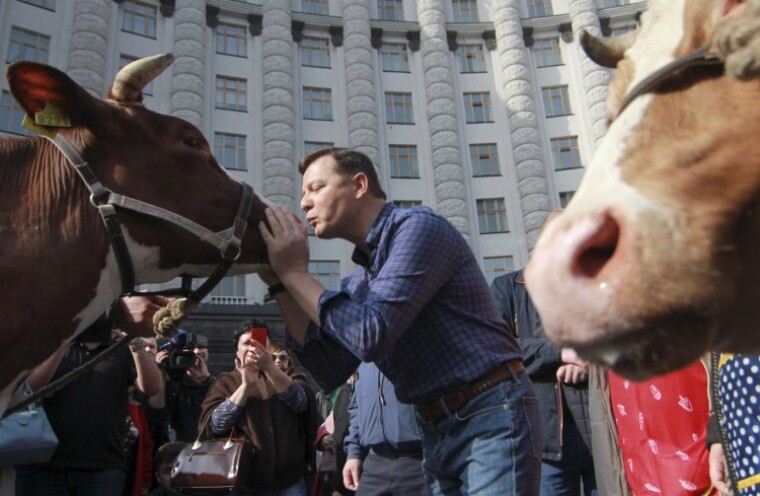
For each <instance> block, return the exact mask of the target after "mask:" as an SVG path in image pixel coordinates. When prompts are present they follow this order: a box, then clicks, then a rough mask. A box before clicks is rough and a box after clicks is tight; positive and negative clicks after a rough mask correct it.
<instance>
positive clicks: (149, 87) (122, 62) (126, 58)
mask: <svg viewBox="0 0 760 496" xmlns="http://www.w3.org/2000/svg"><path fill="white" fill-rule="evenodd" d="M138 59H139V57H133V56H132V55H126V54H124V53H122V54H120V55H119V70H121V69H123V68H124V67H125V66H126V65H127V64H131V63H132V62H134V61H135V60H138ZM142 93H143V95H147V96H152V95H153V81H151V82H149V83H148V84H146V85H145V86H143V89H142Z"/></svg>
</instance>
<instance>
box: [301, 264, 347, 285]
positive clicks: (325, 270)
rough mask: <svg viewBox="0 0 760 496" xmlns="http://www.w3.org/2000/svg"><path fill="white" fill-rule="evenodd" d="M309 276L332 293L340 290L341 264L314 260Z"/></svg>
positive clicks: (310, 266)
mask: <svg viewBox="0 0 760 496" xmlns="http://www.w3.org/2000/svg"><path fill="white" fill-rule="evenodd" d="M309 274H311V276H312V277H313V278H314V279H316V280H317V281H319V283H320V284H321V285H322V286H324V287H325V289H329V290H331V291H337V290H339V289H340V262H338V261H337V260H314V261H311V262H309Z"/></svg>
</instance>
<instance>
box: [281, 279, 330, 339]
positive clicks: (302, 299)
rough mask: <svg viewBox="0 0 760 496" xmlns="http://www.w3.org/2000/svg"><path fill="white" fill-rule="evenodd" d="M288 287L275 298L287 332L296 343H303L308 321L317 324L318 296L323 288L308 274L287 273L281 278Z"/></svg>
mask: <svg viewBox="0 0 760 496" xmlns="http://www.w3.org/2000/svg"><path fill="white" fill-rule="evenodd" d="M282 283H283V284H284V285H285V287H286V288H287V289H288V290H287V292H282V293H279V294H278V295H276V296H275V300H276V301H277V303H278V304H279V305H280V309H281V310H282V314H283V316H284V317H285V324H286V326H287V328H288V332H289V333H290V335H291V336H293V339H295V340H296V341H297V342H298V344H300V345H302V346H303V344H304V340H305V337H306V329H307V327H308V325H309V321H311V322H314V323H315V324H317V325H319V297H320V296H322V293H324V291H325V288H324V287H323V286H322V285H321V284H319V283H318V282H317V281H316V280H315V279H314V278H313V277H311V276H310V275H309V274H301V273H297V274H289V275H286V276H284V277H283V278H282Z"/></svg>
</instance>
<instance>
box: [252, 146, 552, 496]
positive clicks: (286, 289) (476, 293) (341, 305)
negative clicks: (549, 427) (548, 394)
mask: <svg viewBox="0 0 760 496" xmlns="http://www.w3.org/2000/svg"><path fill="white" fill-rule="evenodd" d="M299 170H300V172H301V173H302V174H303V191H302V192H303V197H302V199H301V208H302V209H303V210H304V212H306V220H307V222H308V223H309V225H311V227H312V228H313V229H314V232H315V234H316V235H317V236H318V237H320V238H324V239H332V238H342V239H345V240H347V241H349V242H351V243H353V244H354V245H355V250H354V254H353V261H354V262H355V263H356V264H357V268H356V270H355V271H354V272H353V273H352V274H351V275H350V276H348V277H347V278H345V279H344V280H343V283H342V287H341V290H340V291H330V290H327V289H325V288H324V287H323V286H322V285H321V284H320V283H319V282H318V281H317V280H315V279H314V278H313V277H312V276H311V275H310V274H309V271H308V262H309V248H308V236H307V232H306V229H305V226H304V225H303V223H302V222H301V221H300V219H299V218H298V217H297V216H296V215H295V214H294V213H293V212H291V211H289V210H287V209H286V208H283V207H272V208H269V209H268V210H267V219H268V221H269V226H266V225H264V224H263V223H262V224H261V225H260V226H259V227H260V229H261V231H262V235H263V236H264V240H265V242H266V243H267V247H268V250H269V257H270V262H271V267H272V271H273V272H272V273H268V272H265V273H262V274H260V275H261V277H262V280H264V281H265V282H266V283H267V284H269V285H270V289H269V293H270V295H272V296H273V297H274V298H275V299H276V301H277V303H278V304H279V305H280V308H281V310H282V313H283V315H284V317H285V320H286V323H287V326H288V332H289V334H290V336H291V339H292V340H293V341H294V342H293V343H292V349H293V350H294V351H295V352H296V354H297V355H298V357H299V359H300V360H301V362H302V363H303V364H304V365H305V366H306V368H307V369H308V370H309V371H310V372H311V373H312V375H313V376H314V378H315V379H316V380H317V381H318V382H319V383H320V385H321V386H322V387H324V388H325V389H327V390H331V389H333V388H335V387H337V386H338V385H340V384H342V383H343V382H345V380H346V378H347V377H348V376H349V375H350V374H351V373H352V372H353V371H354V370H356V367H357V366H358V364H359V362H360V361H373V362H375V363H376V364H377V366H378V368H379V369H380V370H381V371H382V372H383V373H384V374H385V375H386V376H387V377H388V378H389V379H390V380H391V382H393V384H394V385H395V387H396V393H397V395H398V398H399V400H400V401H402V402H404V403H410V404H414V405H415V407H416V410H417V418H418V421H419V423H420V427H421V429H422V433H423V453H424V462H423V468H424V470H425V474H426V478H427V481H428V485H429V488H430V491H431V494H434V495H437V494H441V495H444V494H445V495H467V494H478V495H490V494H493V495H504V494H511V495H533V494H538V481H539V467H540V458H541V432H540V425H539V422H538V412H537V403H536V398H535V394H534V392H533V387H532V385H531V383H530V380H529V379H528V377H527V376H526V374H525V373H524V368H523V366H522V361H521V353H520V348H519V346H518V344H517V343H516V341H515V339H514V337H513V336H512V334H511V332H510V329H509V325H508V324H507V323H506V322H504V321H503V319H502V318H501V317H500V315H499V313H498V309H497V305H496V302H495V301H494V299H493V296H492V295H491V293H490V290H489V288H488V284H487V282H486V280H485V278H484V276H483V274H482V272H481V270H480V267H479V266H478V263H477V260H476V259H475V256H474V254H473V253H472V251H471V249H470V247H469V246H468V244H467V242H466V241H465V239H464V238H463V237H462V235H461V234H460V233H459V232H458V231H457V230H456V229H455V228H454V226H453V225H451V223H449V222H448V221H447V220H446V219H445V218H443V217H442V216H440V215H438V214H437V213H435V212H433V211H432V210H430V209H429V208H426V207H417V208H413V209H399V208H396V207H395V206H394V205H393V204H392V203H388V202H387V201H386V196H385V193H384V192H383V190H382V188H381V186H380V182H379V180H378V178H377V173H376V171H375V168H374V166H373V164H372V162H371V161H370V160H369V158H368V157H367V156H366V155H364V154H362V153H360V152H357V151H355V150H351V149H344V148H331V149H326V150H320V151H317V152H314V153H312V154H309V155H307V156H305V157H304V158H303V159H302V160H301V162H300V164H299Z"/></svg>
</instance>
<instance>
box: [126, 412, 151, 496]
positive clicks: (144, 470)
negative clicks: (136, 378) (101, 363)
mask: <svg viewBox="0 0 760 496" xmlns="http://www.w3.org/2000/svg"><path fill="white" fill-rule="evenodd" d="M128 406H129V416H130V417H132V421H133V422H134V423H135V426H137V430H138V431H139V433H140V435H139V436H138V437H137V450H136V455H135V456H136V457H137V460H136V463H135V473H134V474H127V477H128V478H131V479H132V481H133V482H132V483H133V485H132V496H141V495H142V494H145V493H147V492H148V491H149V490H150V486H151V485H152V483H153V440H152V439H151V437H150V427H149V426H148V419H147V418H146V417H145V412H144V411H143V409H142V408H141V407H140V405H136V404H134V403H131V402H130V403H129V405H128Z"/></svg>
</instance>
